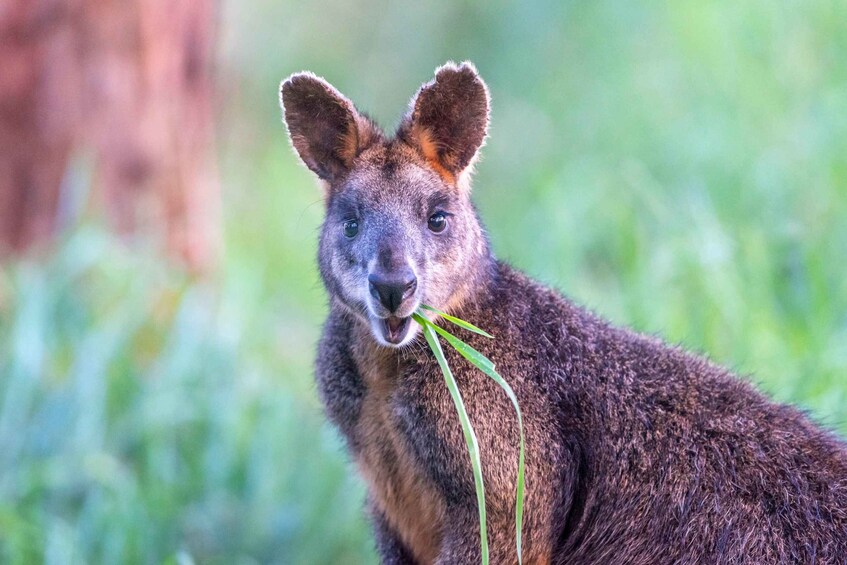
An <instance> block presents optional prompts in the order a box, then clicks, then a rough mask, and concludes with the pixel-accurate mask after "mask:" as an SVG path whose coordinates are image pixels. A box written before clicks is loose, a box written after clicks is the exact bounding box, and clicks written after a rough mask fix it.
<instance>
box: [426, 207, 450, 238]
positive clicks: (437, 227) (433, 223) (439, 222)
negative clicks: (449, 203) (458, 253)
mask: <svg viewBox="0 0 847 565" xmlns="http://www.w3.org/2000/svg"><path fill="white" fill-rule="evenodd" d="M427 225H428V226H429V230H430V231H432V232H435V233H441V232H443V231H444V228H446V227H447V214H445V213H444V212H436V213H435V214H433V215H432V216H430V217H429V222H428V223H427Z"/></svg>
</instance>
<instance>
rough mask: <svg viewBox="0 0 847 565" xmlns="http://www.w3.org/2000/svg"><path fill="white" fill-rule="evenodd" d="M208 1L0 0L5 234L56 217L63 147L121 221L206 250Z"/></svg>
mask: <svg viewBox="0 0 847 565" xmlns="http://www.w3.org/2000/svg"><path fill="white" fill-rule="evenodd" d="M214 24H215V3H214V2H213V1H212V0H175V1H170V2H168V1H165V0H123V1H121V0H10V1H9V0H7V2H4V3H3V7H2V8H0V69H2V71H0V247H2V248H3V249H5V250H6V251H10V250H15V251H19V250H23V249H25V248H29V247H31V246H33V245H38V244H41V243H44V242H46V241H48V240H49V239H50V237H51V236H52V235H54V234H55V233H56V231H57V229H58V228H59V227H60V226H59V223H60V221H61V219H60V218H59V217H58V212H59V210H58V202H59V200H60V186H61V180H62V178H63V176H64V174H65V172H66V171H67V167H68V163H69V159H70V158H71V157H72V156H73V155H75V154H80V155H91V156H92V157H93V163H94V169H95V170H94V172H95V175H94V182H95V187H94V188H95V199H94V202H95V205H97V206H98V207H99V208H100V209H102V210H103V211H104V212H105V213H106V214H107V216H108V218H109V220H110V223H111V224H112V226H113V227H114V228H115V229H116V230H117V231H118V232H120V233H122V234H130V233H138V232H141V233H145V234H148V235H153V236H155V237H159V238H161V239H162V240H163V243H164V244H166V245H167V248H168V249H169V250H170V251H171V252H172V253H173V254H175V255H177V256H179V257H181V258H182V259H184V260H185V261H186V262H187V263H188V264H189V265H191V266H192V267H197V268H205V267H208V266H209V265H210V264H211V263H212V262H213V261H214V259H215V256H216V252H217V246H218V241H219V234H218V228H219V225H218V224H219V222H218V215H219V204H218V199H219V190H218V184H217V177H216V173H215V168H214V158H213V147H212V139H213V131H212V125H213V123H212V122H213V119H212V118H213V109H212V68H211V62H212V59H213V48H214V31H215V29H214Z"/></svg>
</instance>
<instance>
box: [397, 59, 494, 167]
mask: <svg viewBox="0 0 847 565" xmlns="http://www.w3.org/2000/svg"><path fill="white" fill-rule="evenodd" d="M488 113H489V102H488V88H487V87H486V86H485V83H484V82H483V81H482V79H481V78H480V76H479V74H478V73H477V71H476V68H475V67H474V66H473V64H471V63H469V62H464V63H462V64H461V65H456V64H455V63H447V64H446V65H444V66H442V67H440V68H438V69H437V70H436V71H435V80H433V81H432V82H429V83H427V84H425V85H423V86H422V87H421V89H420V90H419V91H418V93H417V94H416V95H415V97H414V98H412V102H411V107H410V111H409V114H408V115H407V116H406V117H405V118H404V120H403V122H402V123H401V124H400V128H399V130H398V134H397V135H398V137H400V138H401V139H403V141H405V142H406V143H408V144H409V145H411V146H412V147H415V148H416V149H417V150H418V151H419V152H420V153H421V155H423V157H424V158H425V159H426V160H427V161H428V162H429V163H430V165H431V166H432V167H433V168H434V169H435V170H436V171H438V173H439V174H440V175H441V176H442V177H444V178H445V179H446V180H448V181H450V182H457V181H458V180H459V178H460V175H461V174H462V173H463V172H464V171H466V170H469V169H470V167H471V166H472V165H473V163H474V161H475V160H476V158H477V155H478V154H479V149H480V147H482V143H483V141H484V140H485V135H486V132H487V130H488Z"/></svg>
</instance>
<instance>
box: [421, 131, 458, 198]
mask: <svg viewBox="0 0 847 565" xmlns="http://www.w3.org/2000/svg"><path fill="white" fill-rule="evenodd" d="M412 137H414V138H415V139H416V141H417V147H418V149H419V150H420V152H421V153H422V154H423V156H424V158H425V159H426V161H427V163H428V164H429V166H430V167H432V169H433V170H434V171H435V172H436V173H438V174H439V176H440V177H441V178H443V179H444V180H445V181H446V182H449V183H450V184H456V176H455V175H454V174H453V173H452V172H450V171H449V170H448V169H447V168H445V167H444V165H442V163H441V157H440V151H439V149H440V148H439V147H438V143H437V142H436V141H435V140H434V139H433V138H432V135H431V134H430V133H429V131H428V130H427V129H425V128H422V127H414V128H412Z"/></svg>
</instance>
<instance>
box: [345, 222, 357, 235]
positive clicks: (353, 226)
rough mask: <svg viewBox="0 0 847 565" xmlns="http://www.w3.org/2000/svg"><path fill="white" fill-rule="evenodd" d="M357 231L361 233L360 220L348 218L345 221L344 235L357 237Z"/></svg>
mask: <svg viewBox="0 0 847 565" xmlns="http://www.w3.org/2000/svg"><path fill="white" fill-rule="evenodd" d="M357 233H359V222H358V221H357V220H347V221H346V222H344V235H345V236H346V237H349V238H353V237H356V234H357Z"/></svg>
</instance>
